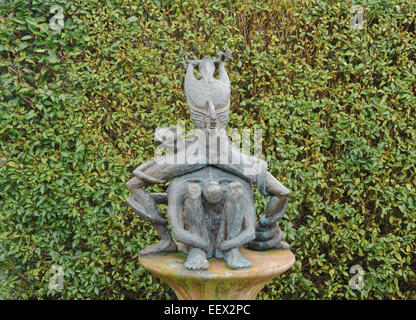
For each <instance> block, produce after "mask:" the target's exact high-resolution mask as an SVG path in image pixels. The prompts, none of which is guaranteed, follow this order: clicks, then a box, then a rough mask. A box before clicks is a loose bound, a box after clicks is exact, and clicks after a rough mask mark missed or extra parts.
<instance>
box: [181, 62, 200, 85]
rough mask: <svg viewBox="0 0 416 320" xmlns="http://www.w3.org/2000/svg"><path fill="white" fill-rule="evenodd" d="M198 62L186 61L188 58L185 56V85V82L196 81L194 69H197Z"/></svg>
mask: <svg viewBox="0 0 416 320" xmlns="http://www.w3.org/2000/svg"><path fill="white" fill-rule="evenodd" d="M199 63H200V60H196V59H195V60H188V57H187V56H185V58H184V60H183V65H184V67H185V68H186V74H185V84H186V82H187V81H196V78H195V74H194V69H195V68H198V67H199Z"/></svg>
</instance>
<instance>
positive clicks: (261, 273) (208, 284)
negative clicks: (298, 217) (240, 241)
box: [140, 248, 295, 300]
mask: <svg viewBox="0 0 416 320" xmlns="http://www.w3.org/2000/svg"><path fill="white" fill-rule="evenodd" d="M241 253H242V254H243V256H244V257H246V258H247V259H248V260H250V261H251V263H252V265H253V266H252V267H251V268H249V269H239V270H233V269H231V268H229V267H227V265H226V264H225V262H224V261H223V260H220V259H210V260H209V263H210V267H209V269H208V270H201V271H190V270H187V269H185V267H184V263H185V259H186V256H185V254H183V253H181V252H177V253H170V254H167V255H163V256H158V257H154V256H143V257H141V258H140V263H141V264H142V265H143V267H145V268H146V269H147V270H149V271H150V272H151V273H153V274H154V275H156V276H157V277H159V278H161V279H162V280H164V281H165V282H166V283H167V284H168V285H169V286H170V287H171V288H172V289H173V291H175V293H176V296H177V297H178V299H180V300H254V299H255V298H256V296H257V294H258V293H259V291H260V290H261V289H262V288H263V287H264V286H265V285H266V284H267V283H268V282H269V281H270V280H272V279H273V278H275V277H276V276H278V275H279V274H282V273H283V272H285V271H286V270H288V269H289V268H290V267H291V266H292V265H293V263H294V262H295V256H294V255H293V254H292V252H291V251H290V250H270V251H253V250H249V249H246V248H243V249H242V250H241Z"/></svg>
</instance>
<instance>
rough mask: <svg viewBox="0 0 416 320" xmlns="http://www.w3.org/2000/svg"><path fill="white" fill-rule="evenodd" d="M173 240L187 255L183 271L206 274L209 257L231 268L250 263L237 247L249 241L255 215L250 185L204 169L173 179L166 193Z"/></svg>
mask: <svg viewBox="0 0 416 320" xmlns="http://www.w3.org/2000/svg"><path fill="white" fill-rule="evenodd" d="M168 204H169V205H168V216H169V221H170V223H171V227H172V232H173V237H174V239H175V240H177V241H179V242H181V243H182V244H183V245H184V246H183V251H184V252H185V253H187V254H188V258H187V261H186V263H185V267H186V268H187V269H207V268H208V266H209V264H208V260H207V259H209V258H212V257H216V258H224V259H225V261H226V262H227V265H228V266H229V267H230V268H246V267H250V266H251V263H250V262H249V261H248V260H247V259H245V258H244V257H243V256H242V255H241V253H240V248H241V247H242V246H243V245H245V244H247V243H249V242H251V241H252V240H254V238H255V225H256V211H255V208H254V202H253V191H252V188H251V184H250V183H249V182H248V181H247V180H245V179H242V178H240V177H238V176H236V175H234V174H231V173H229V172H226V171H224V170H222V169H219V168H216V167H214V166H207V167H205V168H203V169H200V170H198V171H196V172H193V173H191V174H186V175H184V176H181V177H178V178H175V179H173V181H172V182H171V184H170V185H169V189H168Z"/></svg>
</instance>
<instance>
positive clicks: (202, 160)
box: [126, 50, 290, 269]
mask: <svg viewBox="0 0 416 320" xmlns="http://www.w3.org/2000/svg"><path fill="white" fill-rule="evenodd" d="M230 54H231V52H230V51H229V50H227V52H226V53H222V52H218V53H217V58H216V59H215V60H212V59H211V58H210V57H208V56H206V57H204V58H203V59H202V60H192V61H188V60H187V61H186V70H187V71H186V75H185V94H186V97H187V103H188V106H189V110H190V114H191V118H192V120H193V122H194V124H195V133H196V134H195V136H194V138H195V139H192V140H190V141H189V143H186V144H185V146H184V147H183V148H173V149H174V150H175V151H174V152H173V153H171V154H166V155H163V156H161V157H158V158H156V159H153V160H150V161H147V162H145V163H144V164H142V165H140V166H139V167H137V168H136V169H135V170H134V171H133V178H132V179H131V180H129V181H128V183H127V187H128V189H129V190H130V191H131V193H132V195H131V196H130V197H129V198H128V199H127V201H126V202H127V204H128V205H129V206H130V207H131V208H132V209H133V210H134V211H135V212H136V213H138V214H139V215H140V216H141V217H143V218H144V219H147V220H148V221H150V222H152V223H153V224H154V226H155V228H156V230H157V231H158V233H159V235H160V237H161V241H160V242H159V243H157V244H155V245H153V246H151V247H149V248H146V249H145V250H142V251H141V252H140V254H142V255H143V254H163V253H167V252H173V251H176V250H177V249H178V248H177V244H176V242H175V241H174V240H173V239H172V237H171V235H170V232H169V229H168V228H167V222H166V220H165V219H163V218H162V217H161V216H160V214H159V210H158V207H157V204H158V203H167V204H168V217H169V220H170V223H171V226H172V231H173V238H174V239H175V240H176V241H177V242H181V243H182V244H183V245H184V250H185V251H186V252H187V253H188V259H187V261H186V267H187V268H188V269H205V268H207V267H208V261H207V259H209V258H210V257H223V258H224V259H225V260H226V262H227V264H228V266H230V267H232V268H243V267H249V266H250V262H249V261H247V260H246V259H245V258H244V257H242V256H241V254H240V251H239V250H240V248H241V246H243V245H245V244H247V246H248V247H249V248H252V249H255V250H267V249H272V248H288V245H287V243H285V242H283V241H282V232H281V230H280V227H279V224H278V222H279V220H280V219H281V218H282V216H283V214H284V213H285V211H286V208H287V197H288V196H289V193H290V191H289V190H288V189H287V188H286V187H285V186H283V185H282V184H281V183H280V182H279V181H278V180H277V179H276V178H275V177H274V176H273V175H272V174H271V173H270V172H269V171H267V163H266V162H265V161H263V160H262V159H259V158H256V157H253V156H249V155H247V154H244V153H242V152H240V150H239V149H238V148H236V147H235V146H234V145H233V144H232V142H231V140H230V139H229V138H228V137H227V134H226V131H225V128H226V126H227V122H228V116H229V107H230V93H231V89H230V81H229V78H228V74H227V71H226V70H225V67H224V63H225V61H226V60H228V59H229V57H230ZM195 69H197V70H198V71H199V75H198V76H195V73H194V70H195ZM216 69H218V77H215V76H214V75H215V71H216ZM213 141H219V145H218V144H216V143H213ZM217 147H219V150H220V151H219V152H216V150H217ZM205 151H208V152H205ZM177 159H183V161H180V162H178V161H176V160H177ZM230 159H231V161H230ZM235 159H238V161H233V160H235ZM167 181H172V182H171V184H170V186H169V189H168V195H167V196H166V195H161V194H150V193H148V192H147V191H145V189H144V187H145V186H146V185H151V184H163V183H165V182H167ZM253 184H254V185H257V187H258V189H259V191H260V192H261V193H262V194H264V195H266V196H272V198H271V199H270V201H269V203H268V205H267V208H266V215H265V216H263V217H262V218H261V219H260V220H259V221H258V222H257V223H256V222H255V209H254V203H253V195H252V192H253V191H252V185H253Z"/></svg>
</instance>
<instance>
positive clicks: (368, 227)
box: [0, 0, 416, 299]
mask: <svg viewBox="0 0 416 320" xmlns="http://www.w3.org/2000/svg"><path fill="white" fill-rule="evenodd" d="M355 3H356V4H357V3H358V4H359V3H360V2H359V1H356V2H355ZM53 4H58V5H60V6H61V7H62V8H63V12H64V14H65V18H64V28H63V29H62V30H61V31H59V30H51V29H50V27H49V21H50V20H51V19H52V18H53V16H54V13H51V12H50V7H51V6H52V5H53ZM361 5H362V6H363V7H364V15H365V18H366V23H365V25H364V28H363V29H353V28H351V27H350V25H349V22H350V19H351V18H352V16H353V15H354V13H351V12H350V8H351V6H352V2H351V1H339V2H338V1H337V3H334V2H333V1H328V2H324V1H318V0H315V1H307V0H304V1H301V0H296V1H289V0H287V1H283V0H282V1H269V3H265V2H264V1H253V2H250V1H225V0H222V1H213V2H208V1H203V2H202V3H199V4H197V3H194V1H173V0H172V1H163V0H160V1H137V0H106V1H97V0H90V1H88V0H85V1H81V0H72V1H66V0H59V1H58V0H56V1H49V2H48V1H43V0H38V1H35V0H33V1H28V0H14V1H12V0H5V1H3V2H2V3H1V4H0V8H1V9H0V11H1V15H0V39H1V42H0V56H1V60H0V83H1V85H0V90H1V95H0V208H1V211H0V212H1V215H0V249H1V250H0V273H1V277H0V279H2V280H0V281H1V289H0V295H1V296H3V298H18V299H28V298H35V299H38V298H39V299H49V298H59V299H81V298H82V299H85V298H87V299H125V298H127V299H131V298H133V299H145V298H148V299H165V298H166V299H174V298H175V295H174V294H173V292H172V290H171V289H170V288H169V287H168V286H167V285H165V284H164V283H162V282H160V281H159V280H157V279H156V278H152V277H151V276H150V274H149V273H148V272H147V271H145V270H144V269H143V268H142V267H141V266H140V264H139V262H138V251H139V250H141V249H142V248H144V247H146V246H148V245H149V244H151V243H154V242H155V241H156V239H157V234H156V232H155V230H154V229H153V228H152V226H150V225H149V224H147V223H145V222H143V221H141V220H140V219H139V218H138V217H137V216H136V215H135V214H133V213H132V211H131V210H130V209H128V208H127V207H126V206H125V204H124V200H125V198H126V197H127V195H128V191H127V189H126V187H125V183H126V181H127V180H128V179H129V178H130V173H131V171H132V170H133V169H134V168H135V167H136V166H137V165H138V164H140V163H143V162H144V161H146V160H149V159H150V158H152V156H153V151H154V146H153V133H154V129H155V128H156V127H157V126H172V125H175V124H176V122H177V121H178V120H185V121H186V126H187V128H188V129H189V128H191V127H192V124H191V122H190V120H189V112H188V110H187V106H186V101H185V96H184V91H183V85H182V83H183V77H184V69H183V66H182V64H181V61H182V58H183V56H184V54H185V53H188V54H190V53H195V54H196V55H197V56H198V57H201V56H204V55H212V56H213V55H214V54H215V51H216V49H222V50H224V49H225V48H226V47H227V46H228V47H230V48H231V49H232V50H233V56H232V60H231V61H230V63H229V64H228V65H227V69H228V72H229V75H230V79H231V83H232V106H231V117H230V125H229V127H230V128H249V129H252V128H261V129H262V130H263V155H264V159H265V160H266V161H268V163H269V167H270V170H271V172H272V173H273V174H274V175H275V176H276V177H277V178H278V179H279V180H281V181H282V182H283V183H284V184H285V185H286V186H288V187H289V188H290V189H291V190H292V192H293V195H294V197H293V199H291V200H290V204H289V209H288V212H287V217H286V218H285V219H284V222H283V223H282V226H283V229H284V230H285V233H286V240H287V241H288V242H290V243H291V245H292V248H293V252H294V254H295V256H296V259H297V261H296V263H295V265H294V266H293V267H292V269H290V271H288V272H287V273H285V274H284V275H282V276H281V277H280V278H278V279H276V280H274V281H273V282H271V283H270V284H268V285H267V286H266V287H265V288H264V290H263V291H262V292H261V294H260V296H259V298H260V299H344V298H352V299H367V298H368V299H415V298H416V276H415V270H416V257H415V251H416V250H415V241H416V196H415V194H416V178H415V172H416V121H415V120H416V116H415V111H416V98H415V95H416V80H415V79H416V64H415V63H416V32H415V18H416V6H415V3H414V1H367V2H365V1H361ZM396 5H397V6H398V7H396ZM163 189H164V188H162V187H153V188H152V189H149V190H153V191H161V190H163ZM256 198H257V201H258V208H257V209H258V213H259V214H260V213H261V212H263V210H264V204H265V202H266V200H267V199H265V198H263V197H261V196H260V195H259V194H258V193H257V195H256ZM52 265H59V266H62V268H63V269H64V272H65V277H64V289H63V290H62V291H60V292H58V291H52V290H49V289H48V284H49V282H50V279H51V276H52V275H51V271H50V268H51V266H52ZM353 265H360V266H361V267H362V268H363V269H364V271H365V275H364V289H363V290H353V289H351V288H350V285H349V279H350V278H351V275H350V274H349V269H350V267H351V266H353Z"/></svg>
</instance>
